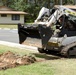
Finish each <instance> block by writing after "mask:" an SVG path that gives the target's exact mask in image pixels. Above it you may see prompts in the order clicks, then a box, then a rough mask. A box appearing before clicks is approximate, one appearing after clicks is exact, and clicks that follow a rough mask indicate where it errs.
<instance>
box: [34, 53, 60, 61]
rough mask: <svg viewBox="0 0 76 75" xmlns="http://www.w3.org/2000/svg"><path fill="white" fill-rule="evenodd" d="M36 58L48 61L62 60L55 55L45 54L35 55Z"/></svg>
mask: <svg viewBox="0 0 76 75" xmlns="http://www.w3.org/2000/svg"><path fill="white" fill-rule="evenodd" d="M33 55H35V57H38V58H42V59H46V60H54V59H60V58H61V57H59V56H54V55H49V54H45V53H33Z"/></svg>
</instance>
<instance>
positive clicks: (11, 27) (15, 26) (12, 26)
mask: <svg viewBox="0 0 76 75" xmlns="http://www.w3.org/2000/svg"><path fill="white" fill-rule="evenodd" d="M0 28H10V29H17V25H7V24H6V25H0Z"/></svg>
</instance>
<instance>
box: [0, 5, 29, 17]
mask: <svg viewBox="0 0 76 75" xmlns="http://www.w3.org/2000/svg"><path fill="white" fill-rule="evenodd" d="M0 14H23V15H25V14H28V13H26V12H23V11H16V10H13V9H11V8H8V7H6V6H0Z"/></svg>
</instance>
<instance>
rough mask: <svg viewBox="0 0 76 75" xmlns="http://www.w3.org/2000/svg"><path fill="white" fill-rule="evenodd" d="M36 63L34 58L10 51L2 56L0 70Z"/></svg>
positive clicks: (0, 57)
mask: <svg viewBox="0 0 76 75" xmlns="http://www.w3.org/2000/svg"><path fill="white" fill-rule="evenodd" d="M35 62H36V59H35V57H32V56H27V55H24V56H20V55H17V54H14V53H13V52H10V51H8V52H6V53H2V54H0V70H5V69H7V68H14V67H16V66H19V65H29V64H31V63H35Z"/></svg>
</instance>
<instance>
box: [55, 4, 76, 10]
mask: <svg viewBox="0 0 76 75" xmlns="http://www.w3.org/2000/svg"><path fill="white" fill-rule="evenodd" d="M58 6H60V5H55V7H58ZM63 6H65V7H67V8H70V9H74V10H76V5H63Z"/></svg>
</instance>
